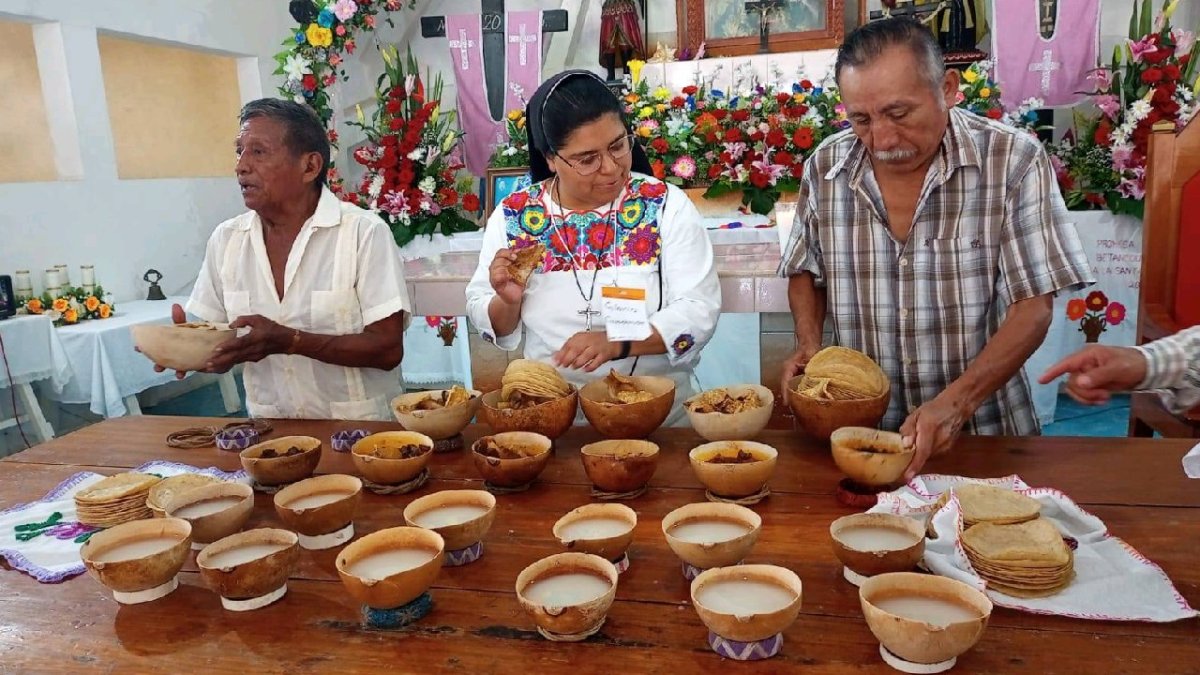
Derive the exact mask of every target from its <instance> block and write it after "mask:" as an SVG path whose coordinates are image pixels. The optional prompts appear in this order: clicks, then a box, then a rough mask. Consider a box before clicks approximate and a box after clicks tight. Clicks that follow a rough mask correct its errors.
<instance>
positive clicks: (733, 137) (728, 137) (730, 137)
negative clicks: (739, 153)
mask: <svg viewBox="0 0 1200 675" xmlns="http://www.w3.org/2000/svg"><path fill="white" fill-rule="evenodd" d="M741 140H742V132H741V130H739V129H729V130H728V131H726V132H725V141H726V142H728V143H737V142H739V141H741Z"/></svg>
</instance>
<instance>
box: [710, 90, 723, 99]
mask: <svg viewBox="0 0 1200 675" xmlns="http://www.w3.org/2000/svg"><path fill="white" fill-rule="evenodd" d="M708 95H709V96H711V97H713V98H725V92H723V91H721V90H720V89H710V90H709V91H708Z"/></svg>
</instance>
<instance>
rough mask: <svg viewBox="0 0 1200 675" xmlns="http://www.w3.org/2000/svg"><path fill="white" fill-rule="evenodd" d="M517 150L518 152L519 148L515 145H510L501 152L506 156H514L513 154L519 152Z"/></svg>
mask: <svg viewBox="0 0 1200 675" xmlns="http://www.w3.org/2000/svg"><path fill="white" fill-rule="evenodd" d="M517 152H518V151H517V148H516V147H515V146H512V145H510V146H508V147H507V148H505V149H504V152H502V153H500V154H502V155H504V156H505V157H512V156H513V155H515V154H517Z"/></svg>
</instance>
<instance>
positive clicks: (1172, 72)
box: [1162, 63, 1180, 82]
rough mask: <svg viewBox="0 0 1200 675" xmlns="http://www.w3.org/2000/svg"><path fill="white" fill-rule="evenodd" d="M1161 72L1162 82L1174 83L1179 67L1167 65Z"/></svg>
mask: <svg viewBox="0 0 1200 675" xmlns="http://www.w3.org/2000/svg"><path fill="white" fill-rule="evenodd" d="M1162 71H1163V79H1164V80H1168V81H1170V82H1175V81H1177V80H1178V79H1179V74H1180V73H1179V66H1177V65H1175V64H1174V63H1168V64H1167V65H1165V66H1163V68H1162Z"/></svg>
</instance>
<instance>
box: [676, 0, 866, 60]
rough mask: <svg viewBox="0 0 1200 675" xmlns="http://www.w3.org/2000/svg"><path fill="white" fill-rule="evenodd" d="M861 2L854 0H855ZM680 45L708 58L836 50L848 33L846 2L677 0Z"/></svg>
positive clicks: (817, 0) (805, 0)
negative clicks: (702, 51)
mask: <svg viewBox="0 0 1200 675" xmlns="http://www.w3.org/2000/svg"><path fill="white" fill-rule="evenodd" d="M856 1H857V0H851V2H856ZM675 20H676V24H677V26H678V31H679V36H680V39H679V47H680V48H681V50H682V48H687V50H688V51H690V52H691V53H693V54H694V53H696V50H697V49H698V48H699V47H700V44H701V43H704V45H705V48H704V49H705V53H706V54H708V55H710V56H741V55H745V54H754V53H757V52H759V51H760V45H761V42H762V37H763V35H764V25H763V22H764V21H766V22H767V26H766V30H765V34H766V38H767V40H766V41H767V49H768V51H770V52H797V51H809V50H813V49H836V48H837V47H838V45H840V44H841V43H842V37H843V36H844V34H845V0H754V1H752V2H748V1H747V0H675Z"/></svg>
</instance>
